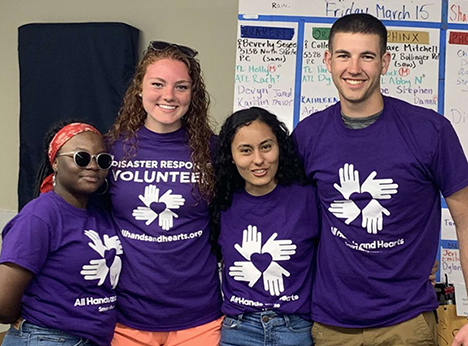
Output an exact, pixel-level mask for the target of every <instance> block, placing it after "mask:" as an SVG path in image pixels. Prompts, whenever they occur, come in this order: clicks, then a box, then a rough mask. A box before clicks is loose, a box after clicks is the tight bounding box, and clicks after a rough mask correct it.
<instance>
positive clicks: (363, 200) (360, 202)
mask: <svg viewBox="0 0 468 346" xmlns="http://www.w3.org/2000/svg"><path fill="white" fill-rule="evenodd" d="M349 199H351V200H352V201H353V202H354V203H356V205H357V206H358V208H359V209H360V210H363V209H364V208H365V207H366V206H367V205H368V204H369V202H370V201H371V200H372V196H371V194H370V193H368V192H363V193H357V192H355V193H353V194H352V195H351V196H349Z"/></svg>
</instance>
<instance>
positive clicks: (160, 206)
mask: <svg viewBox="0 0 468 346" xmlns="http://www.w3.org/2000/svg"><path fill="white" fill-rule="evenodd" d="M159 193H160V192H159V188H157V187H156V185H148V186H146V187H145V194H144V195H139V196H138V198H140V201H142V202H143V204H144V205H145V206H144V207H143V206H140V207H137V208H136V209H133V213H132V216H133V217H134V218H135V220H143V221H145V224H146V225H147V226H148V225H150V224H151V223H152V222H153V221H154V220H156V218H157V217H158V216H159V222H158V224H159V226H160V227H161V228H162V229H163V230H165V231H168V230H170V229H171V228H172V227H173V226H174V218H178V217H179V215H177V214H176V213H174V212H173V211H172V210H173V209H179V208H180V207H181V206H183V205H184V203H185V199H184V197H182V195H175V194H172V190H167V191H166V192H165V193H164V194H163V195H162V196H161V197H160V196H159Z"/></svg>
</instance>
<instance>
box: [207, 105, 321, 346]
mask: <svg viewBox="0 0 468 346" xmlns="http://www.w3.org/2000/svg"><path fill="white" fill-rule="evenodd" d="M219 137H220V147H219V152H218V159H217V162H216V176H217V197H216V200H215V210H217V212H215V221H216V220H217V224H218V230H219V239H218V243H219V245H220V248H221V255H222V259H223V263H224V269H223V280H222V288H223V293H224V302H223V306H222V310H223V313H224V314H225V315H226V317H225V318H224V322H223V326H222V332H221V346H234V345H236V346H258V345H265V346H267V345H285V346H287V345H291V346H292V345H301V346H304V345H312V344H313V343H312V337H311V333H310V332H311V326H312V322H311V321H310V294H311V285H312V279H313V270H314V258H315V251H316V244H317V238H318V230H319V228H318V222H319V221H318V220H319V218H318V210H317V204H316V197H315V190H314V188H313V187H312V186H304V181H305V175H304V172H303V168H302V166H301V164H300V163H299V161H298V159H297V157H296V153H295V150H294V146H293V143H292V141H291V139H290V138H289V133H288V130H287V128H286V126H285V125H284V124H283V123H281V122H280V121H279V120H278V119H277V117H276V116H275V115H273V114H271V113H269V112H268V111H266V110H264V109H262V108H257V107H252V108H250V109H246V110H241V111H238V112H235V113H234V114H232V115H231V116H230V117H228V118H227V120H226V122H225V123H224V125H223V126H222V128H221V132H220V136H219ZM216 214H218V215H217V217H216ZM215 223H216V222H215Z"/></svg>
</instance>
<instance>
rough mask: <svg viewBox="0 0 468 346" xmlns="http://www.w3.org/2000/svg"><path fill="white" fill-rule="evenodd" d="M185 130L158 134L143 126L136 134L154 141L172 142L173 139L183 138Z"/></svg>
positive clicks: (182, 128) (180, 129)
mask: <svg viewBox="0 0 468 346" xmlns="http://www.w3.org/2000/svg"><path fill="white" fill-rule="evenodd" d="M185 132H186V130H185V127H183V126H182V127H181V128H179V129H177V130H175V131H173V132H167V133H158V132H153V131H151V130H150V129H148V128H147V127H146V126H145V125H143V126H142V127H141V128H140V130H139V131H138V133H139V134H140V135H142V136H145V137H149V138H151V139H153V140H154V139H156V140H163V141H165V140H173V139H180V138H181V137H183V135H184V134H185Z"/></svg>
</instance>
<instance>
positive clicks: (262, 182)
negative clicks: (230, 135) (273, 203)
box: [231, 120, 279, 196]
mask: <svg viewBox="0 0 468 346" xmlns="http://www.w3.org/2000/svg"><path fill="white" fill-rule="evenodd" d="M231 153H232V158H233V161H234V164H235V165H236V167H237V170H238V172H239V174H240V175H241V177H242V178H243V179H244V180H245V190H246V191H247V192H248V193H249V194H251V195H254V196H262V195H265V194H267V193H269V192H271V191H273V189H274V188H275V187H276V185H277V179H276V173H277V172H278V164H279V147H278V142H277V139H276V136H275V135H274V134H273V132H272V131H271V129H270V127H269V126H268V125H266V124H265V123H263V122H260V121H258V120H255V121H253V122H252V123H251V124H250V125H246V126H243V127H241V128H240V129H239V130H238V131H237V133H236V135H235V136H234V139H233V141H232V143H231Z"/></svg>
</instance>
